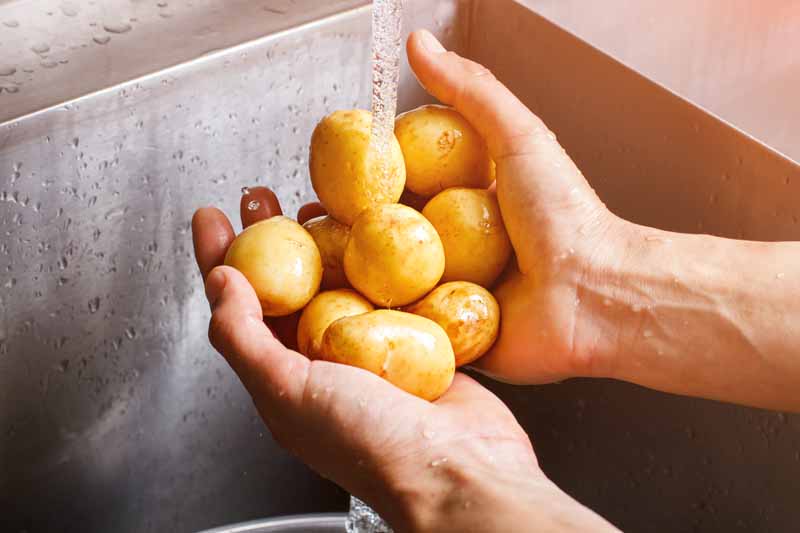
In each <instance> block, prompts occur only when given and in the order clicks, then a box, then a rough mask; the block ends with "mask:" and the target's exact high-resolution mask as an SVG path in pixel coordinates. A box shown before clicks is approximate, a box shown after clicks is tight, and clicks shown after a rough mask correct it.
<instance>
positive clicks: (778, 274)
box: [775, 272, 786, 279]
mask: <svg viewBox="0 0 800 533" xmlns="http://www.w3.org/2000/svg"><path fill="white" fill-rule="evenodd" d="M785 277H786V274H784V273H783V272H778V273H777V274H775V278H777V279H783V278H785Z"/></svg>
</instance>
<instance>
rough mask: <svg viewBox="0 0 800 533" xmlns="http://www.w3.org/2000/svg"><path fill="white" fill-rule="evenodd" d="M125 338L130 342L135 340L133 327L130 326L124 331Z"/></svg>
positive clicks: (135, 334)
mask: <svg viewBox="0 0 800 533" xmlns="http://www.w3.org/2000/svg"><path fill="white" fill-rule="evenodd" d="M125 336H126V337H128V338H129V339H131V340H133V339H135V338H136V336H137V333H136V330H135V329H134V328H133V326H131V327H129V328H128V329H126V330H125Z"/></svg>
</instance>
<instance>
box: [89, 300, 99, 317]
mask: <svg viewBox="0 0 800 533" xmlns="http://www.w3.org/2000/svg"><path fill="white" fill-rule="evenodd" d="M99 308H100V298H98V297H96V296H95V297H94V298H92V299H91V300H89V312H90V313H92V314H95V313H96V312H97V310H98V309H99Z"/></svg>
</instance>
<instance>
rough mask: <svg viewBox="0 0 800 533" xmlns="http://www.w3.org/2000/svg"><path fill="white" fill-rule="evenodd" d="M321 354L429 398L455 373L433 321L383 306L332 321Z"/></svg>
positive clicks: (444, 339)
mask: <svg viewBox="0 0 800 533" xmlns="http://www.w3.org/2000/svg"><path fill="white" fill-rule="evenodd" d="M322 358H323V359H324V360H326V361H331V362H334V363H342V364H346V365H350V366H357V367H359V368H363V369H365V370H369V371H370V372H372V373H374V374H377V375H379V376H381V377H382V378H385V379H386V380H388V381H389V382H391V383H392V384H394V385H395V386H397V387H400V388H401V389H403V390H404V391H406V392H409V393H411V394H413V395H415V396H418V397H420V398H423V399H425V400H431V401H432V400H435V399H436V398H438V397H439V396H441V395H442V394H444V393H445V392H446V391H447V389H448V388H449V387H450V383H452V381H453V375H454V374H455V356H454V355H453V348H452V346H450V341H449V340H448V338H447V334H445V332H444V330H443V329H442V328H441V327H440V326H439V325H438V324H436V322H433V321H432V320H428V319H427V318H424V317H421V316H417V315H412V314H410V313H404V312H401V311H391V310H387V309H381V310H378V311H372V312H371V313H366V314H363V315H357V316H349V317H345V318H340V319H339V320H337V321H336V322H334V323H333V324H331V325H330V326H329V327H328V329H327V331H325V335H324V337H323V340H322Z"/></svg>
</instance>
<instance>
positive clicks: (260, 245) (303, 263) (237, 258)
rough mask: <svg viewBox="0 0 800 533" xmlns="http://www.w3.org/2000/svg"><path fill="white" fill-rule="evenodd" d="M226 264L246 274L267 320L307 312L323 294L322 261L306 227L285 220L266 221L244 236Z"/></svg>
mask: <svg viewBox="0 0 800 533" xmlns="http://www.w3.org/2000/svg"><path fill="white" fill-rule="evenodd" d="M225 264H226V265H229V266H232V267H233V268H235V269H237V270H238V271H240V272H241V273H242V274H244V277H246V278H247V281H249V282H250V284H251V285H252V286H253V288H254V289H255V291H256V294H257V295H258V299H259V300H260V301H261V309H262V311H263V312H264V316H286V315H290V314H292V313H294V312H295V311H298V310H300V309H302V308H303V306H305V305H306V304H307V303H308V302H309V301H310V300H311V298H313V297H314V295H315V294H316V293H317V290H319V284H320V281H321V279H322V259H321V258H320V255H319V250H318V249H317V245H316V244H315V243H314V239H313V238H312V237H311V235H309V233H308V232H307V231H306V230H304V229H303V227H302V226H301V225H300V224H298V223H297V222H295V221H294V220H291V219H289V218H286V217H284V216H277V217H273V218H270V219H267V220H263V221H261V222H258V223H256V224H253V225H252V226H249V227H248V228H247V229H246V230H244V231H243V232H242V233H240V234H239V235H238V236H237V237H236V239H235V240H234V241H233V243H231V246H230V248H228V253H227V254H226V255H225Z"/></svg>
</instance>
